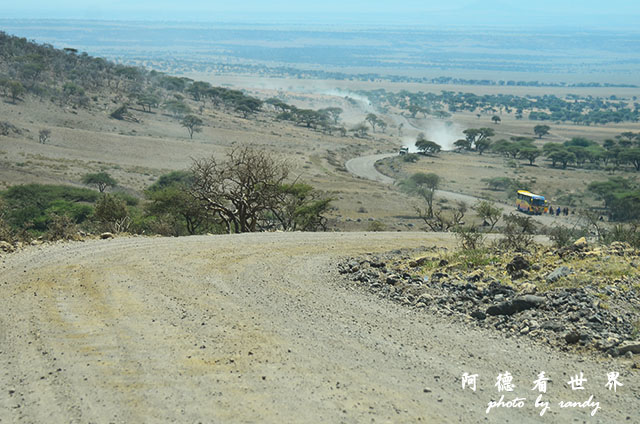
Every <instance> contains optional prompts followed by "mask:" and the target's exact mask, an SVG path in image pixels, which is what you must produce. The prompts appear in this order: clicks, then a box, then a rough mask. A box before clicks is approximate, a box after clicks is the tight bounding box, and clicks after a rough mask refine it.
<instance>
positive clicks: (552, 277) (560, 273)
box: [547, 265, 571, 283]
mask: <svg viewBox="0 0 640 424" xmlns="http://www.w3.org/2000/svg"><path fill="white" fill-rule="evenodd" d="M569 274H571V268H569V267H567V266H564V265H562V266H559V267H558V268H556V269H555V270H553V271H552V272H551V273H549V275H547V281H548V282H550V283H553V282H554V281H556V280H557V279H558V278H562V277H566V276H567V275H569Z"/></svg>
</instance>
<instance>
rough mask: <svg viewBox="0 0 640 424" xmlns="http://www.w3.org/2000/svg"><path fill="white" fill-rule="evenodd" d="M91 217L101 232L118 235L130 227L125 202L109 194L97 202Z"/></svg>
mask: <svg viewBox="0 0 640 424" xmlns="http://www.w3.org/2000/svg"><path fill="white" fill-rule="evenodd" d="M93 217H94V220H95V222H96V223H97V224H98V226H99V228H100V230H102V231H110V232H112V233H120V232H124V231H127V230H128V229H129V226H130V225H131V218H130V217H129V212H128V211H127V206H126V204H125V202H124V201H123V200H121V199H118V198H117V197H115V196H112V195H110V194H106V195H103V196H102V197H101V198H100V200H98V202H97V203H96V208H95V212H94V214H93Z"/></svg>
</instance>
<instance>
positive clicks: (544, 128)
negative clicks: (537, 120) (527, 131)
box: [533, 125, 551, 138]
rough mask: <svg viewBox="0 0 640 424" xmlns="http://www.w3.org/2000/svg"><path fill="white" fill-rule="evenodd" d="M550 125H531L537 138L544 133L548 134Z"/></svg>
mask: <svg viewBox="0 0 640 424" xmlns="http://www.w3.org/2000/svg"><path fill="white" fill-rule="evenodd" d="M550 130H551V127H550V126H549V125H536V126H535V127H533V133H534V134H535V135H537V136H538V138H542V137H544V136H545V135H547V134H549V131H550Z"/></svg>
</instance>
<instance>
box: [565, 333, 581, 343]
mask: <svg viewBox="0 0 640 424" xmlns="http://www.w3.org/2000/svg"><path fill="white" fill-rule="evenodd" d="M564 341H566V342H567V344H574V343H578V342H579V341H580V333H578V332H577V331H570V332H568V333H567V334H566V335H565V336H564Z"/></svg>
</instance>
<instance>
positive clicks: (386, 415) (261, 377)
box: [0, 232, 640, 423]
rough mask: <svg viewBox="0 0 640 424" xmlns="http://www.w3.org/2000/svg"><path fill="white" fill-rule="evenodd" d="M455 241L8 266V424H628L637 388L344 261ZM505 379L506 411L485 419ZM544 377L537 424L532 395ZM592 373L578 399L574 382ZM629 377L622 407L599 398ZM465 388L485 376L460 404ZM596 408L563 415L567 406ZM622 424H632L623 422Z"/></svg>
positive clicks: (102, 248) (2, 377)
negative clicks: (449, 314)
mask: <svg viewBox="0 0 640 424" xmlns="http://www.w3.org/2000/svg"><path fill="white" fill-rule="evenodd" d="M434 244H438V245H449V244H451V239H450V238H449V236H448V235H446V234H437V235H434V234H428V233H417V232H416V233H369V234H366V233H338V234H336V233H324V234H304V233H293V234H286V233H280V234H264V233H263V234H247V235H235V236H209V237H205V236H200V237H188V238H122V239H114V240H105V241H97V240H96V241H89V242H84V243H66V244H57V245H48V246H39V247H29V248H28V249H26V250H23V251H21V252H19V253H14V254H11V255H8V256H4V257H2V258H0V295H1V296H0V302H2V304H1V305H0V365H1V370H0V383H1V389H0V422H2V423H15V422H18V423H42V422H47V423H89V422H91V423H111V422H113V423H133V422H136V423H137V422H176V423H197V422H203V423H210V422H278V423H280V422H323V423H328V422H372V421H375V422H419V421H422V422H463V423H472V422H487V421H485V419H488V422H547V423H551V422H572V421H574V420H579V421H580V422H582V421H583V420H584V421H586V422H601V423H610V422H632V421H628V420H631V418H630V417H633V420H637V418H638V417H639V416H640V402H639V401H638V400H639V399H640V389H639V388H638V380H639V379H638V376H637V373H636V374H635V375H632V374H630V372H631V370H629V369H628V368H627V366H625V365H624V363H623V362H620V361H619V360H616V361H614V360H592V359H587V358H584V359H583V358H580V357H577V356H573V355H568V354H559V353H553V352H550V351H548V350H547V349H546V348H544V347H541V346H537V345H533V344H531V342H529V341H527V340H517V339H514V338H505V337H503V336H502V335H500V334H497V333H494V332H488V331H483V330H480V329H478V328H475V327H474V326H473V324H469V323H465V322H464V320H462V319H454V318H443V317H435V316H431V315H429V314H427V313H425V312H423V311H414V310H411V309H408V308H404V307H400V306H398V305H396V304H393V303H390V302H388V301H386V300H382V299H378V298H377V297H375V296H373V295H371V294H369V293H365V292H363V291H362V289H360V288H359V287H356V286H353V283H348V282H345V281H344V280H342V279H341V277H340V276H339V275H338V274H337V273H336V271H335V264H336V262H337V260H338V258H340V257H343V256H346V255H360V254H365V253H367V252H380V251H387V250H390V249H395V248H401V247H418V246H422V245H424V246H429V245H434ZM505 371H509V372H510V373H511V374H512V375H513V383H514V384H515V385H516V388H515V391H514V392H504V393H503V394H505V395H506V396H505V402H506V401H507V400H511V399H512V398H514V397H516V396H518V397H525V398H526V405H525V406H524V407H523V408H522V409H510V410H507V409H500V410H494V411H492V412H490V413H489V414H488V415H487V414H486V413H485V410H486V409H487V403H488V402H489V401H490V400H498V399H499V398H500V395H501V394H499V393H498V392H497V391H496V388H495V387H494V384H495V382H496V378H497V376H498V374H500V373H504V372H505ZM540 371H545V372H546V373H547V375H548V376H549V377H551V378H552V380H553V381H552V382H551V383H549V390H548V395H545V396H544V397H545V399H546V400H550V401H552V404H551V410H550V411H548V412H547V413H546V414H545V416H544V417H542V418H541V417H540V416H539V415H538V411H536V408H535V407H534V406H533V402H534V401H535V398H536V397H537V393H536V392H534V391H531V388H532V387H533V383H532V382H533V380H534V379H535V378H536V376H537V374H538V373H539V372H540ZM581 371H582V372H584V376H585V377H586V378H587V379H588V382H587V383H586V384H585V387H586V390H584V391H575V392H572V391H571V390H570V389H569V388H568V386H567V385H566V381H568V380H569V378H570V375H573V374H576V373H579V372H581ZM610 371H619V372H620V373H621V375H620V378H619V380H620V382H621V383H623V384H624V387H619V388H618V392H617V393H613V392H610V391H609V390H607V389H606V388H605V384H606V382H607V372H610ZM464 372H468V373H471V374H476V373H477V374H478V375H479V377H478V381H477V386H478V387H477V391H476V392H473V391H471V390H469V389H466V390H463V389H462V387H461V376H462V374H463V373H464ZM591 394H593V395H594V396H595V400H596V401H599V402H600V405H599V406H600V408H601V409H600V410H598V411H597V413H596V415H595V417H593V418H591V417H590V416H589V413H590V412H591V410H592V409H593V407H589V408H577V409H573V408H572V409H560V408H559V407H558V405H557V402H559V401H561V400H576V401H580V402H583V401H585V400H587V399H588V398H589V396H590V395H591ZM628 417H629V418H628Z"/></svg>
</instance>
